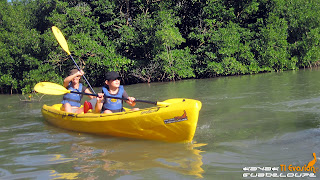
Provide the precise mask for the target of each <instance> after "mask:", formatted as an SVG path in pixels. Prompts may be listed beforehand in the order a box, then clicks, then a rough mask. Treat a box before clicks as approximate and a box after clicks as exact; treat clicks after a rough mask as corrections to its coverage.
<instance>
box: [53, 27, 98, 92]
mask: <svg viewBox="0 0 320 180" xmlns="http://www.w3.org/2000/svg"><path fill="white" fill-rule="evenodd" d="M52 32H53V35H54V37H55V38H56V39H57V41H58V43H59V44H60V46H61V48H62V49H63V50H64V51H65V52H66V53H67V54H68V55H69V56H70V57H71V59H72V61H73V63H74V64H75V65H76V67H77V69H78V71H80V67H79V66H78V64H77V63H76V61H75V60H74V59H73V57H72V55H71V53H70V51H69V47H68V43H67V40H66V38H65V37H64V35H63V34H62V32H61V31H60V29H59V28H57V27H56V26H52ZM82 76H83V79H84V80H85V81H86V83H87V84H88V86H89V88H90V90H91V91H92V92H93V93H96V92H94V90H93V88H92V87H91V85H90V83H89V81H88V80H87V78H86V76H85V75H82Z"/></svg>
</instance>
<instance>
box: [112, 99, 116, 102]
mask: <svg viewBox="0 0 320 180" xmlns="http://www.w3.org/2000/svg"><path fill="white" fill-rule="evenodd" d="M110 101H111V102H117V101H118V99H111V100H110Z"/></svg>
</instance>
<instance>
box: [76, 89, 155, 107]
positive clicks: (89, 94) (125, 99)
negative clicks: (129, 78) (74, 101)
mask: <svg viewBox="0 0 320 180" xmlns="http://www.w3.org/2000/svg"><path fill="white" fill-rule="evenodd" d="M70 93H75V94H83V95H88V96H96V97H99V95H98V94H91V93H85V92H78V91H70ZM104 97H105V98H113V99H120V100H124V101H128V100H129V99H127V98H119V97H112V96H106V95H105V96H104ZM134 101H135V102H142V103H148V104H154V105H157V104H158V102H157V101H146V100H139V99H136V100H134Z"/></svg>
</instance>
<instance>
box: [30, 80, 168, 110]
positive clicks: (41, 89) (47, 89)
mask: <svg viewBox="0 0 320 180" xmlns="http://www.w3.org/2000/svg"><path fill="white" fill-rule="evenodd" d="M34 90H35V91H36V92H38V93H42V94H49V95H63V94H66V93H75V94H83V95H89V96H96V97H98V94H90V93H85V92H78V91H71V90H68V89H67V88H65V87H64V86H61V85H59V84H56V83H52V82H39V83H37V84H36V85H35V86H34ZM105 97H107V98H113V99H121V100H125V101H127V100H128V99H127V98H117V97H111V96H105ZM135 102H142V103H148V104H154V105H162V106H167V105H169V104H170V103H165V102H157V101H146V100H138V99H136V100H135Z"/></svg>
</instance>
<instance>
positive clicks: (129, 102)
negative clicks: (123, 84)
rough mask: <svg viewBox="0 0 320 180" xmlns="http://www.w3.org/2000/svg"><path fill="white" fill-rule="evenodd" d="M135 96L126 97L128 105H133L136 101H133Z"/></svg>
mask: <svg viewBox="0 0 320 180" xmlns="http://www.w3.org/2000/svg"><path fill="white" fill-rule="evenodd" d="M135 100H136V98H134V97H128V101H126V103H128V104H129V105H130V106H132V107H133V106H135V105H136V102H135Z"/></svg>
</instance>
